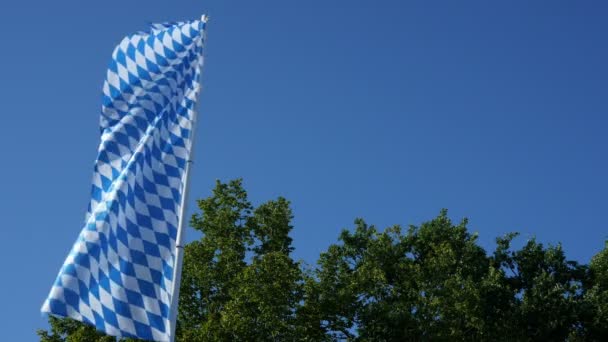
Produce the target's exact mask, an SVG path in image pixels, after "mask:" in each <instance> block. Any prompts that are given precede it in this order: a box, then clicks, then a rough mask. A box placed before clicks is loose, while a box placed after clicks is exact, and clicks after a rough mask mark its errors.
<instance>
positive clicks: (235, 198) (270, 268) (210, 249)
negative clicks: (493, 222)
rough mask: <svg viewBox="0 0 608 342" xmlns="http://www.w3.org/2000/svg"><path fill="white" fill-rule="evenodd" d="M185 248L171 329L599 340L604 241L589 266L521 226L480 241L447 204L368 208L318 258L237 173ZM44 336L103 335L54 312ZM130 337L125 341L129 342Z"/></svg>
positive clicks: (85, 339)
mask: <svg viewBox="0 0 608 342" xmlns="http://www.w3.org/2000/svg"><path fill="white" fill-rule="evenodd" d="M198 207H199V209H200V212H199V213H197V214H195V215H194V216H193V217H192V219H191V226H192V228H194V229H195V230H198V231H200V232H201V233H202V237H201V239H199V240H197V241H194V242H192V243H190V244H188V245H187V246H186V248H185V254H184V265H183V272H182V281H181V290H180V305H179V313H178V326H177V340H178V341H188V342H189V341H339V340H340V341H341V340H347V341H606V340H608V244H607V245H606V247H605V248H604V249H603V250H602V251H601V252H599V253H598V254H597V255H596V256H594V257H593V258H592V260H591V261H590V263H589V265H582V264H579V263H577V262H575V261H571V260H567V258H566V255H565V253H564V251H563V249H562V247H561V246H560V245H557V246H545V245H543V244H542V243H539V242H537V241H536V240H535V239H531V240H529V241H527V242H526V243H525V244H524V245H523V247H521V248H519V249H514V248H512V244H511V242H512V240H513V239H515V238H516V237H517V234H515V233H513V234H508V235H506V236H503V237H499V238H498V239H497V240H496V248H495V249H494V251H493V252H492V253H487V252H486V251H485V250H484V249H483V248H482V247H481V246H480V245H479V243H478V241H477V235H476V234H472V233H471V232H469V231H468V229H467V221H466V220H464V221H462V222H459V223H457V224H455V223H453V222H452V221H451V220H450V219H449V218H448V215H447V211H445V210H443V211H441V213H440V214H439V216H438V217H436V218H434V219H432V220H431V221H428V222H425V223H423V224H422V225H420V226H410V227H408V228H407V229H403V228H402V227H400V226H392V227H388V228H386V229H384V230H378V229H377V228H376V227H375V226H373V225H369V224H367V223H366V222H365V221H364V220H362V219H357V220H355V227H354V228H353V229H351V230H344V231H343V232H342V233H341V234H340V236H339V239H338V242H337V243H335V244H333V245H331V246H329V248H328V249H327V250H326V251H325V252H323V253H322V254H321V255H320V256H319V260H318V262H317V265H316V266H315V267H312V268H310V267H304V265H303V264H302V263H300V262H296V261H294V260H293V259H292V257H291V252H292V250H293V247H292V240H291V238H290V235H289V234H290V232H291V230H292V226H291V220H292V218H293V215H292V211H291V208H290V204H289V201H287V200H286V199H284V198H278V199H276V200H271V201H268V202H266V203H263V204H261V205H259V206H257V207H254V206H253V205H252V204H251V203H250V202H249V201H248V199H247V193H246V191H245V190H244V188H243V186H242V183H241V181H240V180H235V181H231V182H228V183H221V182H217V184H216V187H215V189H214V190H213V194H212V195H211V196H210V197H208V198H206V199H202V200H199V201H198ZM49 322H50V329H49V330H48V331H45V330H39V331H38V335H39V336H40V340H41V341H42V342H63V341H66V342H89V341H91V342H108V341H115V340H116V339H115V338H113V337H109V336H105V335H103V334H102V333H100V332H97V331H96V330H95V329H94V328H93V327H90V326H87V325H84V324H82V323H79V322H76V321H73V320H70V319H58V318H53V317H50V318H49ZM125 341H126V340H125Z"/></svg>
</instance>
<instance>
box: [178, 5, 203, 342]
mask: <svg viewBox="0 0 608 342" xmlns="http://www.w3.org/2000/svg"><path fill="white" fill-rule="evenodd" d="M208 19H209V17H207V16H206V15H204V14H203V15H202V16H201V21H202V22H203V23H207V21H208ZM202 39H203V43H204V41H205V32H203V38H202ZM200 70H201V71H200V75H199V82H198V84H199V92H198V94H196V96H197V97H198V96H200V92H201V84H202V82H201V78H202V66H201V69H200ZM195 106H196V108H195V109H194V111H193V114H192V130H191V132H190V133H191V138H190V152H189V155H188V161H187V163H186V169H185V170H184V193H183V194H182V198H181V203H180V209H179V217H178V220H179V221H178V228H177V237H176V239H175V241H176V244H175V259H176V263H175V268H174V269H173V284H172V289H171V296H172V297H171V308H170V311H169V313H170V317H169V322H170V324H171V335H170V341H171V342H175V329H176V327H177V312H178V303H179V288H180V283H181V277H182V262H183V259H184V243H185V242H184V240H185V236H186V234H185V230H186V220H185V216H186V205H187V199H188V193H189V189H190V187H189V185H190V168H191V167H192V163H193V161H192V156H193V155H194V153H193V151H194V146H195V145H194V138H195V137H196V134H195V133H196V124H197V117H198V99H197V101H196V105H195Z"/></svg>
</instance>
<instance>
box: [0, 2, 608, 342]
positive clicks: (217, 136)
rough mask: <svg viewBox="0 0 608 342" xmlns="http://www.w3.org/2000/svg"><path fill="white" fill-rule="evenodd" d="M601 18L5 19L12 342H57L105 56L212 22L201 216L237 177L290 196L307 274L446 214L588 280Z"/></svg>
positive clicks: (227, 9)
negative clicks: (532, 243)
mask: <svg viewBox="0 0 608 342" xmlns="http://www.w3.org/2000/svg"><path fill="white" fill-rule="evenodd" d="M607 6H608V5H606V2H605V1H573V0H572V1H555V0H551V1H506V2H505V1H475V2H470V1H429V0H424V1H404V0H399V1H378V0H376V1H353V0H349V1H343V0H331V1H321V0H307V1H303V0H300V1H295V0H264V1H249V0H248V1H231V0H222V1H219V0H214V1H141V0H138V1H115V0H112V1H96V2H95V1H92V2H91V1H89V2H82V1H35V2H34V1H28V0H21V1H17V2H14V3H11V2H3V3H2V4H1V5H0V28H1V31H2V32H3V34H2V37H3V38H2V48H1V53H0V62H1V64H0V65H2V78H1V81H0V87H1V92H0V94H1V95H0V99H1V103H2V124H1V127H2V134H0V146H1V151H2V167H1V168H0V179H2V190H3V191H2V196H1V199H0V210H1V213H2V225H1V230H2V237H1V239H0V240H1V241H2V248H1V249H0V256H1V258H2V264H3V267H2V269H3V272H2V278H1V280H0V299H1V300H0V303H2V310H0V326H1V327H2V328H3V329H1V330H2V339H3V340H6V341H35V340H36V337H35V335H34V331H35V329H36V328H42V327H45V326H46V323H45V320H44V319H43V318H41V317H40V314H39V308H40V305H41V304H42V301H43V299H44V298H45V296H46V295H47V293H48V290H49V289H50V286H51V284H52V282H53V280H54V278H55V275H56V274H57V271H58V270H59V267H60V265H61V264H62V262H63V260H64V258H65V256H66V255H67V252H68V250H69V248H70V246H71V245H72V243H73V242H74V240H75V239H76V236H77V234H78V232H79V231H80V229H81V224H82V222H83V218H84V214H85V210H86V205H87V203H88V192H89V184H90V183H89V182H90V178H91V175H92V169H93V161H94V159H95V156H96V149H97V144H98V128H97V127H98V113H99V108H100V94H101V85H102V80H103V77H104V75H105V67H106V65H107V63H108V60H109V56H110V53H111V51H112V49H113V47H114V45H115V44H116V43H117V42H119V41H120V39H121V38H122V37H123V36H124V35H126V34H128V33H131V32H134V31H137V30H140V29H143V28H145V26H146V23H147V22H155V21H170V20H182V19H194V18H198V17H200V15H201V14H202V13H204V12H205V13H209V14H210V15H211V21H210V23H209V32H208V34H209V35H208V37H209V40H208V45H207V60H206V65H205V71H204V83H205V89H204V92H203V95H202V97H201V103H200V108H201V120H200V126H199V128H198V137H197V139H198V140H197V146H196V150H195V151H196V161H197V163H196V165H195V171H194V173H193V177H194V178H193V184H192V185H193V186H192V189H191V200H190V203H193V200H194V199H195V198H200V197H204V196H207V195H209V193H210V189H211V188H212V186H213V184H214V180H215V179H221V180H229V179H231V178H235V177H243V178H244V180H245V185H246V187H247V189H248V190H249V192H250V195H251V199H252V200H253V202H254V203H259V202H260V201H263V200H267V199H270V198H274V197H276V196H279V195H282V196H284V197H287V198H288V199H290V200H291V201H292V203H293V208H294V211H295V216H296V218H295V229H294V231H293V237H294V242H295V246H296V251H295V257H296V258H301V259H304V260H305V261H307V262H309V263H313V262H314V261H315V258H316V256H317V255H318V253H319V252H321V251H322V250H324V249H325V248H326V247H327V246H328V245H329V244H330V243H332V242H334V241H335V240H336V238H337V235H338V233H339V231H340V230H341V229H342V228H347V227H351V226H352V221H353V219H354V218H355V217H363V218H365V219H366V220H367V221H368V222H370V223H375V224H378V225H379V226H381V227H385V226H387V225H391V224H395V223H400V224H404V225H406V224H410V223H412V224H418V223H420V222H421V221H424V220H428V219H431V218H433V217H434V216H435V215H436V214H437V213H438V212H439V210H440V209H441V208H448V209H449V210H450V211H449V213H450V216H451V217H452V218H453V219H454V220H460V219H461V218H463V217H469V218H470V228H471V230H473V231H477V232H479V234H480V241H481V243H482V244H483V245H484V246H485V247H486V248H488V249H491V248H492V247H493V240H494V238H495V237H496V236H497V235H501V234H504V233H506V232H509V231H520V232H522V234H523V235H522V238H521V239H520V240H521V241H525V239H527V238H529V237H532V236H536V237H537V238H538V239H539V240H541V241H543V242H546V243H557V242H562V243H563V245H564V248H565V249H566V251H567V254H568V256H569V257H570V258H572V259H576V260H579V261H582V262H587V261H588V260H589V258H590V257H591V256H592V255H593V254H595V253H596V252H598V251H599V250H600V249H601V248H602V247H603V243H604V240H605V239H606V238H607V237H608V224H607V223H606V214H607V213H608V177H607V175H608V134H607V133H608V63H607V61H608V43H607V41H606V33H607V32H608V20H606V18H608V7H607ZM191 207H192V205H191ZM188 233H189V234H190V238H192V237H193V236H194V234H193V233H192V232H191V231H190V232H188Z"/></svg>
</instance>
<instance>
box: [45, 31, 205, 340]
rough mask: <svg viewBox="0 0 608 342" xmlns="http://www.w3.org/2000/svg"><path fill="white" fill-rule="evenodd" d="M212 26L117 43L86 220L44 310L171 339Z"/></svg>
mask: <svg viewBox="0 0 608 342" xmlns="http://www.w3.org/2000/svg"><path fill="white" fill-rule="evenodd" d="M204 29H205V22H204V21H203V20H201V21H198V20H197V21H190V22H179V23H170V24H158V25H152V27H151V28H150V30H149V31H147V32H140V33H137V34H134V35H131V36H128V37H126V38H124V39H123V40H122V42H121V43H120V44H119V45H118V46H117V47H116V49H115V50H114V53H113V54H112V60H111V62H110V65H109V67H108V72H107V78H106V81H105V83H104V85H103V105H102V113H101V144H100V146H99V154H98V157H97V160H96V162H95V169H94V174H93V187H92V191H91V202H90V205H89V210H88V213H87V217H86V221H85V225H84V228H83V229H82V232H81V233H80V235H79V236H78V239H77V241H76V243H75V244H74V247H73V248H72V250H71V252H70V254H69V255H68V257H67V259H66V261H65V263H64V265H63V267H62V268H61V270H60V272H59V275H58V277H57V280H56V281H55V283H54V285H53V287H52V289H51V292H50V294H49V296H48V298H47V300H46V301H45V303H44V305H43V307H42V311H43V312H45V313H50V314H53V315H56V316H62V317H71V318H74V319H76V320H80V321H83V322H85V323H89V324H91V325H94V326H95V327H96V328H97V329H98V330H100V331H103V332H105V333H107V334H109V335H113V336H120V337H136V338H141V339H145V340H155V341H168V340H170V339H171V336H170V335H171V331H172V324H174V322H171V319H170V317H171V314H172V313H171V312H170V311H171V303H172V300H174V299H175V298H173V295H174V293H172V288H173V285H174V283H173V282H174V281H175V280H176V279H174V271H175V267H178V266H176V238H177V230H178V225H179V222H178V216H179V215H178V214H179V212H180V209H181V208H180V205H181V204H182V202H181V200H182V196H183V193H184V190H185V189H184V188H185V184H184V182H185V179H184V175H185V173H186V165H187V163H188V162H189V153H190V149H191V145H192V128H193V123H194V122H193V118H194V117H195V108H194V107H195V102H196V100H197V96H198V93H199V90H200V84H199V75H200V73H201V67H202V62H203V57H202V50H203V41H204Z"/></svg>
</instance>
